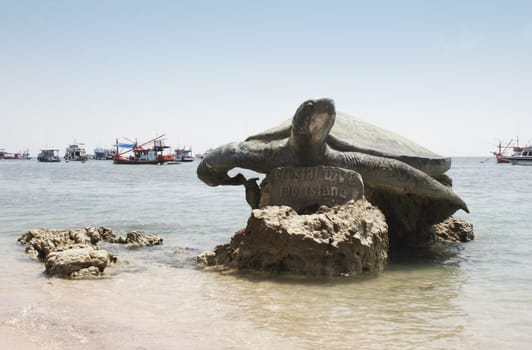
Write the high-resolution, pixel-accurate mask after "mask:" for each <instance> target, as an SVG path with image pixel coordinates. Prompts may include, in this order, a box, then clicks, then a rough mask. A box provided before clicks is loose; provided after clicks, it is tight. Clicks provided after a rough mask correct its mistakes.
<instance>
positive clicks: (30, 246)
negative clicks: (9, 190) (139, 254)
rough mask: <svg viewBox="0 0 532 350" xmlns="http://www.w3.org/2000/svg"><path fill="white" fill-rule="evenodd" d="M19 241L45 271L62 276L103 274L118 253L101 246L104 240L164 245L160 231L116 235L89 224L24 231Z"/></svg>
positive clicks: (87, 276) (80, 276)
mask: <svg viewBox="0 0 532 350" xmlns="http://www.w3.org/2000/svg"><path fill="white" fill-rule="evenodd" d="M18 241H19V243H20V244H22V245H24V246H25V247H26V253H27V254H28V255H29V256H30V257H31V258H33V259H35V260H39V261H42V262H44V263H45V267H46V273H48V274H49V275H51V276H58V277H63V278H92V277H98V276H101V275H102V273H103V271H104V270H105V268H106V267H107V266H109V264H110V263H111V262H116V261H117V258H116V256H114V255H112V254H110V253H109V252H107V251H105V250H103V249H99V247H98V243H99V242H101V241H104V242H108V243H118V244H125V245H126V246H127V247H143V246H152V245H157V244H162V243H163V239H162V237H160V236H159V235H157V234H149V235H146V234H144V233H143V232H141V231H131V232H128V233H127V235H126V237H117V236H116V235H115V234H114V233H113V231H112V230H111V229H109V228H106V227H99V228H95V227H86V228H75V229H71V230H66V231H62V230H51V229H33V230H29V231H28V232H26V233H25V234H23V235H22V236H21V237H20V238H19V239H18Z"/></svg>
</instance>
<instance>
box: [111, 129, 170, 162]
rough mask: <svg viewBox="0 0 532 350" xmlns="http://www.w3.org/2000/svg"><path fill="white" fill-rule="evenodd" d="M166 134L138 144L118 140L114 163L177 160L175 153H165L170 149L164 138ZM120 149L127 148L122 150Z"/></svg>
mask: <svg viewBox="0 0 532 350" xmlns="http://www.w3.org/2000/svg"><path fill="white" fill-rule="evenodd" d="M164 136H165V135H161V136H158V137H156V138H154V139H152V140H150V141H147V142H144V143H142V144H140V145H139V144H138V143H137V141H135V142H133V143H119V142H118V139H117V140H116V154H115V155H113V163H114V164H164V163H167V162H172V161H174V160H175V155H174V154H165V153H164V151H165V150H167V149H169V148H170V146H166V145H165V144H164V142H163V140H162V138H163V137H164ZM120 149H126V150H125V151H122V152H120Z"/></svg>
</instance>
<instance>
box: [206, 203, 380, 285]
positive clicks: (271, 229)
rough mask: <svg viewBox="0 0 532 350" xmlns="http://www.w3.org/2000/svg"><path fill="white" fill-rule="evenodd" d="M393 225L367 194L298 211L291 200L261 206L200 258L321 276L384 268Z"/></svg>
mask: <svg viewBox="0 0 532 350" xmlns="http://www.w3.org/2000/svg"><path fill="white" fill-rule="evenodd" d="M387 230H388V226H387V224H386V221H385V218H384V215H383V214H382V213H381V211H380V210H379V209H377V208H375V207H374V206H372V205H371V204H370V203H369V202H367V201H365V200H359V201H356V202H355V201H350V202H348V203H346V204H343V205H338V206H334V207H332V208H329V207H326V206H322V207H320V208H319V210H318V211H317V212H315V213H314V214H309V215H298V214H297V212H296V211H295V210H293V209H292V208H290V207H288V206H268V207H265V208H262V209H255V210H253V211H252V214H251V216H250V218H249V220H248V224H247V227H246V228H245V229H243V230H241V231H239V232H237V233H236V234H235V235H234V236H233V238H232V239H231V242H230V243H228V244H225V245H220V246H217V247H216V248H215V250H214V252H205V253H203V254H201V255H200V256H198V258H197V261H198V262H199V263H201V264H204V265H207V266H218V267H224V268H230V269H237V270H245V269H252V270H259V271H270V272H294V273H300V274H307V275H316V276H337V275H351V274H356V273H359V272H362V271H381V270H383V268H384V265H385V263H386V260H387V256H388V231H387Z"/></svg>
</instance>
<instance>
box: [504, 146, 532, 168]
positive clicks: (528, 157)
mask: <svg viewBox="0 0 532 350" xmlns="http://www.w3.org/2000/svg"><path fill="white" fill-rule="evenodd" d="M503 159H504V160H507V161H509V162H510V163H512V165H532V146H525V147H514V153H513V154H512V155H511V156H505V157H503Z"/></svg>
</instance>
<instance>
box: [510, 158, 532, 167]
mask: <svg viewBox="0 0 532 350" xmlns="http://www.w3.org/2000/svg"><path fill="white" fill-rule="evenodd" d="M508 161H510V163H512V165H530V166H532V157H529V158H527V159H524V158H520V159H515V158H508Z"/></svg>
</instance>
